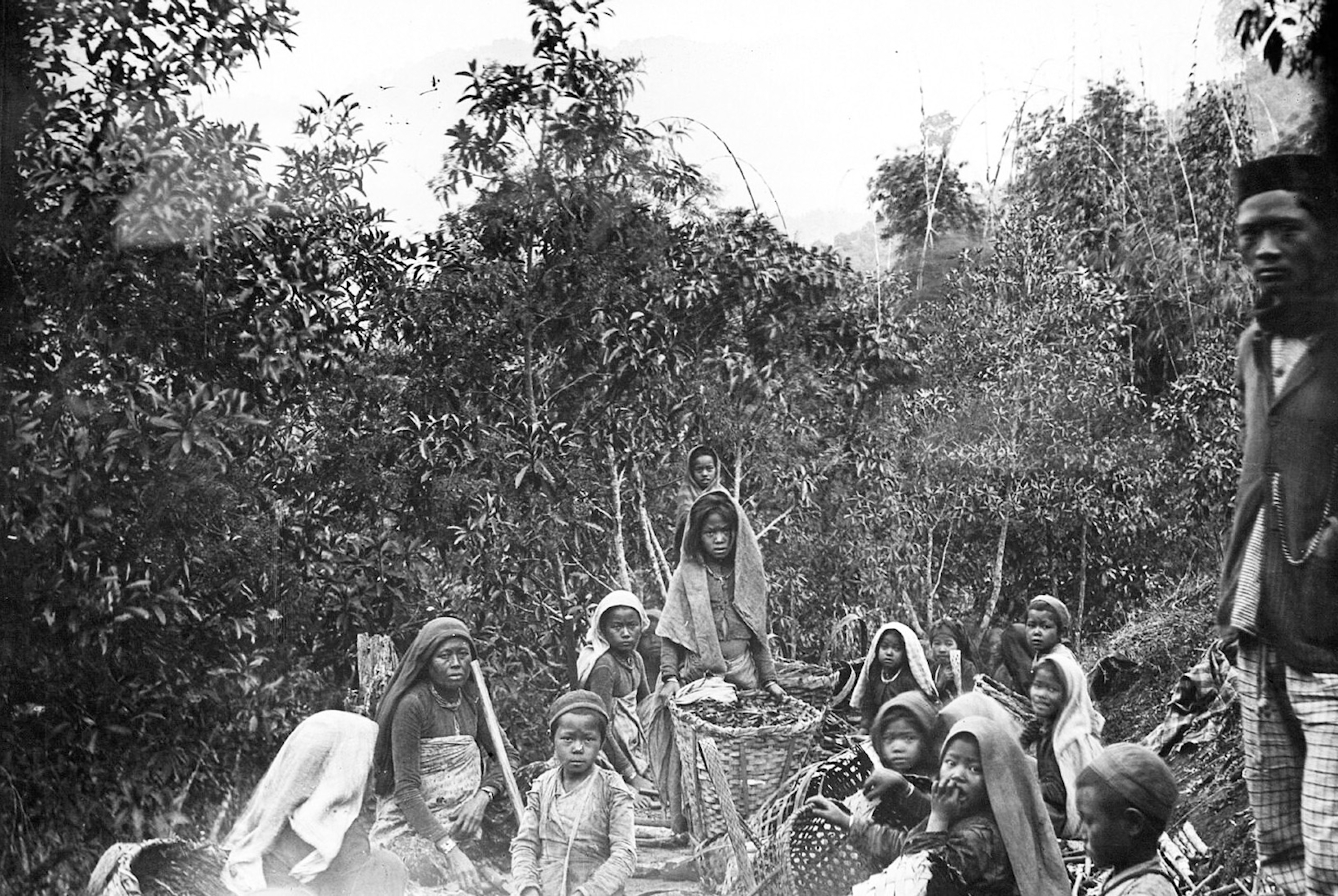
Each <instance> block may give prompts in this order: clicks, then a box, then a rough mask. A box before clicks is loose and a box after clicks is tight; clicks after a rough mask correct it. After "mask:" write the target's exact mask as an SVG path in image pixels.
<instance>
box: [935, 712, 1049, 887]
mask: <svg viewBox="0 0 1338 896" xmlns="http://www.w3.org/2000/svg"><path fill="white" fill-rule="evenodd" d="M962 734H969V735H971V736H973V737H974V738H975V739H976V744H977V745H978V746H979V748H980V764H981V770H982V773H983V776H984V778H985V792H986V793H988V794H989V798H990V806H989V812H990V814H991V815H993V816H994V821H995V823H996V824H997V825H998V826H999V833H1000V834H1001V835H1002V836H1003V840H1004V846H1005V847H1006V848H1007V850H1008V861H1009V863H1010V864H1011V865H1012V866H1013V877H1014V878H1015V879H1016V880H1017V888H1018V892H1021V893H1026V894H1029V896H1067V894H1068V892H1069V878H1068V874H1067V872H1066V871H1065V870H1064V860H1063V857H1062V856H1061V855H1060V852H1059V841H1058V840H1057V839H1056V838H1055V833H1054V829H1053V828H1052V827H1051V826H1050V816H1049V814H1048V813H1047V812H1046V811H1045V801H1044V799H1043V798H1042V797H1041V785H1040V782H1039V780H1038V779H1037V777H1036V771H1035V767H1034V765H1033V764H1032V763H1031V762H1030V761H1029V760H1028V758H1027V756H1026V754H1024V753H1023V752H1022V746H1021V744H1019V743H1018V739H1017V736H1016V734H1015V730H1014V729H1013V728H1011V727H1009V726H1006V725H1001V724H999V723H998V722H995V721H994V720H993V719H990V718H987V717H985V716H968V717H967V718H964V719H963V720H962V721H960V722H958V723H957V724H956V725H954V726H953V727H952V729H951V730H950V731H949V732H948V737H947V739H946V740H945V741H944V744H943V751H944V752H946V751H947V749H948V745H949V744H951V742H952V740H953V739H954V738H956V737H957V736H959V735H962ZM940 761H941V757H940Z"/></svg>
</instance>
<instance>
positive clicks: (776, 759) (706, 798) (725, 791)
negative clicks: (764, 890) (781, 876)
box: [670, 697, 822, 889]
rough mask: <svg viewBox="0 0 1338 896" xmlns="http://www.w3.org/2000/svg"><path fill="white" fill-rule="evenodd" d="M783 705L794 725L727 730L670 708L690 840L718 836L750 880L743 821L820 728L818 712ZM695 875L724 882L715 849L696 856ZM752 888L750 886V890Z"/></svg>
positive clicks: (799, 759)
mask: <svg viewBox="0 0 1338 896" xmlns="http://www.w3.org/2000/svg"><path fill="white" fill-rule="evenodd" d="M786 705H787V706H789V707H790V708H791V709H793V710H795V711H796V714H797V716H798V719H797V721H795V722H792V723H789V724H786V725H764V726H759V727H756V728H727V727H722V726H720V725H716V724H713V723H711V722H708V721H706V720H705V719H702V718H700V717H699V716H697V715H696V714H695V713H693V712H692V707H691V706H678V705H676V704H672V703H671V704H670V715H671V717H672V718H673V723H674V739H675V741H676V742H677V744H678V753H679V758H680V759H681V761H682V763H683V793H684V796H685V799H686V802H687V808H688V814H689V818H690V819H691V821H692V828H693V834H694V837H695V838H696V839H697V842H698V843H705V842H706V841H708V840H711V839H712V838H714V837H717V836H718V835H720V834H724V835H726V836H727V838H728V840H729V842H730V844H731V845H732V846H733V847H734V850H733V851H734V853H735V858H736V861H738V863H739V865H740V866H741V867H740V869H739V870H740V871H741V872H742V873H743V874H744V875H745V876H746V878H751V876H752V875H751V873H750V871H751V868H743V867H742V866H745V865H750V861H749V860H748V859H747V856H746V849H745V845H744V844H745V838H746V836H747V835H748V832H747V831H746V829H745V827H744V824H743V821H742V818H743V817H745V816H746V815H747V814H748V813H750V812H752V811H754V810H755V809H757V808H758V807H759V806H761V805H762V804H763V803H764V802H765V801H766V800H767V799H769V798H770V797H771V796H772V795H773V794H774V793H775V792H776V790H777V789H778V788H779V787H780V785H781V783H782V782H783V781H785V779H786V778H788V777H789V776H790V775H791V773H793V772H794V771H795V770H796V769H797V768H799V766H800V765H801V764H802V763H803V762H804V760H805V758H806V757H807V755H808V753H809V751H810V750H811V749H812V747H813V745H814V742H815V741H816V739H817V736H818V732H819V730H820V729H821V728H822V713H821V712H819V711H818V710H816V709H814V708H813V707H812V706H809V705H808V704H807V703H804V702H803V701H801V700H796V699H795V698H793V697H787V698H786ZM698 865H699V869H698V870H699V871H700V872H701V876H702V879H703V880H704V881H706V882H708V883H720V882H722V881H723V880H724V875H725V861H724V857H722V856H720V855H719V850H716V851H714V852H713V853H712V855H711V856H704V855H703V854H701V853H700V852H699V855H698ZM749 888H750V889H751V886H750V887H749Z"/></svg>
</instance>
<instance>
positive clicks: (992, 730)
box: [852, 716, 1069, 896]
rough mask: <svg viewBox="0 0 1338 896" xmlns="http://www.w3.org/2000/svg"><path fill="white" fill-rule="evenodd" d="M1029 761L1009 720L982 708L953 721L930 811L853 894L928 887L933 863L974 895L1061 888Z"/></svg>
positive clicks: (1046, 895) (873, 895) (881, 895)
mask: <svg viewBox="0 0 1338 896" xmlns="http://www.w3.org/2000/svg"><path fill="white" fill-rule="evenodd" d="M1030 766H1031V763H1030V762H1029V761H1028V759H1027V757H1026V756H1024V755H1023V753H1022V748H1021V747H1020V746H1018V742H1017V739H1016V738H1015V737H1014V735H1013V733H1012V731H1010V730H1009V729H1008V728H1007V727H1005V726H1003V725H1000V724H998V723H997V722H994V721H992V720H990V719H988V718H985V717H983V716H970V717H968V718H966V719H963V720H962V721H960V722H958V723H957V724H956V725H954V726H953V728H952V730H951V731H949V733H948V739H947V742H946V743H945V744H944V745H943V752H942V753H941V754H940V757H939V769H938V778H937V780H936V781H935V782H934V785H933V787H932V788H931V790H930V797H929V805H930V809H929V816H928V818H926V819H925V820H924V821H922V822H920V823H919V824H918V825H916V826H915V827H913V828H911V830H910V831H908V832H907V833H905V834H904V835H901V836H900V837H899V838H898V839H897V842H896V843H895V844H892V845H893V846H895V851H896V854H897V858H896V859H895V860H894V861H893V862H892V864H891V865H889V866H888V867H887V869H885V870H884V871H882V872H880V873H879V874H876V875H874V876H873V877H871V878H869V880H867V881H865V882H864V883H862V884H860V885H858V886H856V887H855V889H854V891H853V894H852V896H891V894H897V896H905V894H908V893H913V892H922V893H923V892H927V891H929V892H932V890H927V885H928V881H929V876H927V875H925V874H924V871H925V869H926V868H928V869H931V870H932V869H933V868H934V866H935V863H942V864H943V865H944V866H946V868H947V869H948V873H950V874H951V875H953V876H954V877H955V878H957V880H958V881H959V882H960V883H961V884H962V885H963V887H964V890H965V892H968V893H971V894H973V896H1017V894H1026V896H1066V894H1067V893H1068V892H1069V887H1068V875H1067V874H1066V873H1065V871H1064V862H1063V859H1062V858H1061V856H1060V853H1059V844H1058V841H1057V840H1056V839H1055V834H1054V831H1053V830H1052V829H1051V827H1050V819H1049V817H1048V816H1047V815H1046V812H1045V804H1044V801H1043V800H1042V799H1041V793H1040V788H1039V787H1038V786H1037V783H1036V776H1035V775H1034V774H1033V773H1032V771H1031V767H1030ZM917 884H918V889H917Z"/></svg>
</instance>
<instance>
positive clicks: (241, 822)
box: [223, 710, 376, 893]
mask: <svg viewBox="0 0 1338 896" xmlns="http://www.w3.org/2000/svg"><path fill="white" fill-rule="evenodd" d="M375 743H376V723H375V722H373V721H372V720H371V719H368V718H364V717H363V716H360V715H355V714H354V713H351V712H340V711H338V710H326V711H324V712H318V713H316V714H315V715H313V716H310V717H309V718H307V719H304V720H303V721H302V723H301V724H300V725H298V726H297V727H296V728H294V729H293V732H292V734H289V735H288V739H287V740H285V741H284V742H283V746H282V747H281V748H280V749H279V753H278V755H276V756H275V757H274V761H273V762H271V763H270V765H269V769H268V770H266V772H265V776H264V777H263V778H261V779H260V783H259V784H257V785H256V789H255V792H254V793H253V794H252V795H251V800H250V802H248V803H247V805H246V810H245V811H244V812H243V813H242V816H241V818H239V819H237V823H236V824H235V825H233V828H232V831H231V833H229V834H228V838H227V839H226V840H225V841H223V849H224V850H225V851H226V852H227V854H228V857H227V863H226V865H225V866H224V870H223V882H224V883H225V884H226V885H227V887H228V889H230V890H232V891H233V892H234V893H252V892H255V891H257V890H263V889H264V888H265V886H266V882H265V875H264V869H263V861H264V857H265V853H266V852H268V851H269V850H270V848H271V846H272V845H273V843H274V841H275V840H277V839H278V838H279V837H280V835H282V834H283V832H284V827H285V826H287V825H291V827H292V829H293V832H294V833H295V834H297V836H299V837H301V838H302V839H303V840H305V841H306V842H307V843H309V844H310V845H311V847H312V851H311V853H310V854H309V855H307V856H306V857H305V858H304V859H302V860H301V861H300V862H298V863H297V864H296V865H294V866H293V867H292V870H291V872H290V873H291V874H292V876H293V877H295V878H297V879H298V880H300V881H303V882H307V881H310V880H311V879H312V878H313V877H315V876H316V875H317V874H320V873H321V872H322V871H324V870H325V869H327V868H328V867H330V863H331V862H332V861H334V859H335V857H336V856H338V855H339V851H340V850H341V849H342V848H343V845H344V835H345V834H346V833H347V832H348V828H349V825H351V824H352V823H353V821H354V820H355V819H356V818H357V817H358V814H359V813H360V812H361V811H362V804H363V797H364V795H365V792H366V788H367V777H368V772H370V771H371V768H372V748H373V746H374V745H375Z"/></svg>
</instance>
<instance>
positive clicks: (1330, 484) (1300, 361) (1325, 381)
mask: <svg viewBox="0 0 1338 896" xmlns="http://www.w3.org/2000/svg"><path fill="white" fill-rule="evenodd" d="M1336 183H1338V178H1335V176H1334V174H1333V173H1332V171H1331V170H1330V168H1329V166H1328V164H1327V163H1326V162H1324V161H1323V160H1322V159H1320V158H1318V157H1316V156H1305V155H1282V156H1272V157H1269V158H1265V159H1260V160H1258V161H1254V162H1249V163H1247V164H1245V165H1243V166H1242V167H1241V169H1240V171H1239V172H1238V174H1237V179H1236V203H1237V213H1236V233H1237V245H1238V248H1239V249H1240V254H1241V258H1242V261H1243V262H1244V264H1245V268H1246V270H1248V271H1249V273H1250V276H1251V277H1252V278H1253V279H1254V282H1255V283H1256V284H1257V285H1258V287H1259V298H1258V302H1257V304H1256V307H1255V314H1254V321H1253V323H1251V324H1250V326H1249V327H1248V328H1247V329H1246V330H1245V332H1244V333H1243V334H1242V335H1241V337H1240V341H1239V343H1238V345H1237V349H1236V373H1237V382H1238V385H1239V388H1240V390H1241V395H1242V401H1243V411H1244V415H1243V416H1244V419H1243V423H1242V443H1243V446H1244V451H1245V457H1244V462H1243V463H1242V465H1241V471H1240V483H1239V485H1238V487H1237V491H1236V503H1235V516H1234V519H1233V521H1232V526H1231V538H1230V542H1229V544H1228V546H1227V553H1226V558H1225V562H1224V563H1223V567H1222V583H1221V604H1220V606H1219V608H1218V624H1219V625H1220V626H1221V627H1222V629H1223V633H1224V635H1225V638H1226V640H1227V641H1228V642H1230V641H1233V640H1234V641H1236V642H1237V646H1238V654H1237V670H1236V671H1237V683H1238V688H1239V691H1240V699H1241V721H1242V727H1243V730H1244V741H1245V782H1246V786H1247V789H1248V790H1249V794H1250V806H1251V808H1252V809H1253V810H1254V818H1255V826H1256V831H1255V836H1256V840H1257V847H1258V851H1259V862H1260V874H1259V880H1258V882H1257V884H1256V887H1255V892H1256V893H1275V892H1285V893H1288V894H1298V896H1299V894H1307V893H1308V894H1318V893H1325V894H1335V893H1338V573H1336V572H1335V553H1338V550H1336V548H1338V545H1336V544H1335V542H1338V519H1335V518H1334V514H1335V513H1336V512H1338V504H1336V503H1335V491H1336V489H1335V485H1336V483H1335V477H1336V476H1338V190H1336V189H1335V184H1336Z"/></svg>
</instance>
